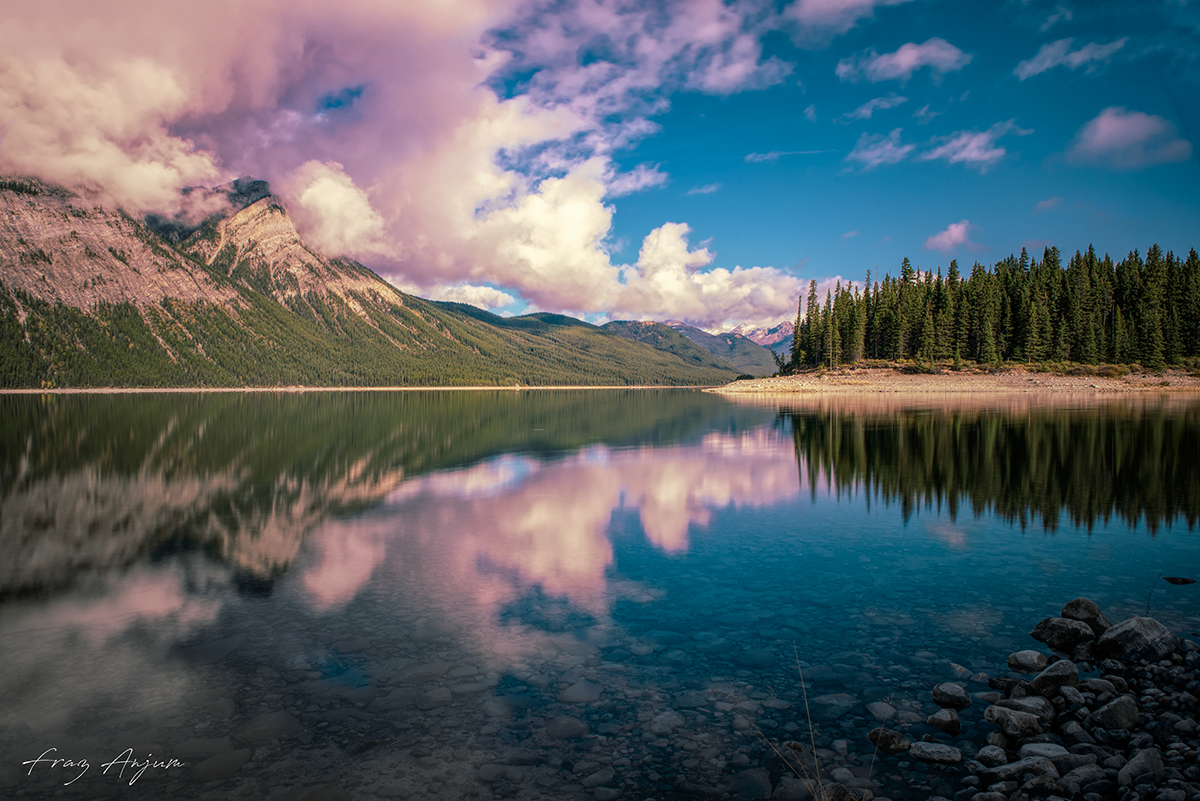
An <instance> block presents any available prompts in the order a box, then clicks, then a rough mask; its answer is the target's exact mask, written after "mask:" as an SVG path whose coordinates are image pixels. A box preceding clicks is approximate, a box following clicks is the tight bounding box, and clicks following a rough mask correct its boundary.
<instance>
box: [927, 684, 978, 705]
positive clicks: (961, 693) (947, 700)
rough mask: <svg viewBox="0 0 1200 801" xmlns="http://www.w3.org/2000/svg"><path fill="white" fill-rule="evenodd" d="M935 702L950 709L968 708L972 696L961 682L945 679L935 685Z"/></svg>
mask: <svg viewBox="0 0 1200 801" xmlns="http://www.w3.org/2000/svg"><path fill="white" fill-rule="evenodd" d="M933 702H934V703H935V704H937V705H938V706H941V707H948V708H950V709H966V708H967V707H969V706H970V705H971V696H970V694H968V693H967V688H966V687H963V686H962V685H961V684H956V683H955V682H952V681H944V682H942V683H941V684H935V685H933Z"/></svg>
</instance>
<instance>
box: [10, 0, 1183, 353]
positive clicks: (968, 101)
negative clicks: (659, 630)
mask: <svg viewBox="0 0 1200 801" xmlns="http://www.w3.org/2000/svg"><path fill="white" fill-rule="evenodd" d="M9 11H10V13H8V14H7V15H6V17H5V19H4V20H2V21H0V50H2V51H3V52H4V53H5V54H6V57H7V60H6V61H4V62H3V63H2V64H0V78H2V80H0V129H2V130H3V131H4V135H3V138H0V172H5V173H15V174H23V175H37V176H39V177H42V178H45V179H47V180H51V181H55V182H58V183H62V184H66V185H68V186H75V187H80V188H85V189H86V190H87V191H88V192H89V193H90V195H91V196H92V197H97V198H99V199H102V200H103V201H104V202H108V203H110V204H112V205H116V206H121V207H123V208H125V209H126V210H127V211H129V212H131V213H145V212H148V211H156V212H168V213H181V214H185V215H193V216H195V215H202V214H205V213H208V212H210V211H211V209H199V208H190V207H188V206H187V203H188V202H189V201H187V200H186V199H185V198H184V196H183V195H182V194H181V193H180V189H181V188H183V187H185V186H194V185H208V186H213V185H216V184H219V183H222V182H225V181H228V180H230V179H232V178H234V177H238V176H242V175H250V176H254V177H259V178H264V179H267V180H269V181H270V182H271V185H272V188H273V191H274V192H275V193H276V194H277V195H279V196H280V197H281V198H282V199H283V201H284V204H285V206H286V207H287V208H288V209H289V211H290V213H291V215H292V217H293V219H294V220H295V222H296V224H297V226H298V228H299V229H300V231H301V233H302V235H303V236H304V237H305V239H306V241H308V242H309V243H311V245H312V246H313V247H315V248H317V249H319V250H321V251H323V252H325V253H327V254H329V255H338V256H349V257H353V258H356V259H358V260H360V261H362V262H363V263H364V264H366V265H368V266H369V267H371V268H372V269H374V270H375V271H376V272H378V273H379V274H380V275H382V276H384V277H385V278H386V279H388V280H390V281H392V282H393V283H394V284H395V285H396V286H398V287H400V288H401V289H404V290H405V291H408V292H412V293H414V294H417V295H420V296H422V297H431V298H435V299H442V300H455V301H460V302H466V303H473V304H475V305H478V306H481V307H483V308H488V309H492V310H495V311H497V312H499V313H504V314H512V313H521V312H524V311H530V310H546V311H555V312H565V313H568V314H575V315H579V316H583V317H585V318H587V319H589V320H593V321H603V320H607V319H655V320H667V319H681V320H684V321H687V322H689V323H692V324H694V325H698V326H701V327H704V328H708V329H710V330H716V329H723V330H724V329H729V328H732V327H734V326H737V325H740V324H752V325H771V324H774V323H777V322H779V321H781V320H785V319H792V318H793V317H794V315H795V309H796V305H797V300H798V298H799V296H800V294H801V293H802V292H803V291H804V286H805V285H806V284H807V282H808V281H809V280H813V279H815V280H817V281H818V282H820V283H821V285H822V288H824V287H825V286H826V285H832V282H833V281H835V280H836V279H837V278H838V277H841V278H843V279H848V280H855V281H858V280H861V279H862V278H863V276H864V275H865V273H866V272H867V271H868V270H870V271H872V273H873V274H874V275H876V276H878V275H879V274H880V273H881V272H893V273H894V272H895V271H896V270H897V269H898V265H899V264H900V262H901V260H902V259H903V258H905V257H908V258H909V259H911V260H912V261H913V263H915V264H917V265H919V266H921V267H923V268H925V269H935V268H937V267H939V266H942V267H944V266H945V265H947V264H948V262H949V260H950V259H951V258H956V259H958V260H959V262H960V263H961V264H963V265H964V267H967V268H969V266H970V264H971V263H973V262H974V261H976V260H978V261H980V262H982V263H984V264H991V263H993V262H995V261H997V260H999V259H1002V258H1004V257H1005V256H1006V255H1008V254H1009V253H1014V252H1019V251H1020V249H1021V247H1023V246H1025V247H1028V248H1029V249H1030V250H1031V251H1034V252H1040V250H1041V249H1042V248H1043V247H1045V246H1047V245H1051V244H1052V245H1056V246H1058V247H1059V248H1060V249H1062V250H1064V251H1068V252H1070V251H1074V250H1075V249H1077V248H1078V249H1084V248H1086V247H1087V246H1088V245H1089V244H1092V245H1094V246H1095V247H1096V248H1097V250H1098V251H1100V252H1102V253H1103V252H1107V253H1111V254H1113V255H1114V256H1118V257H1119V256H1122V255H1124V254H1125V253H1126V252H1128V251H1129V250H1132V249H1135V248H1136V249H1139V250H1143V251H1144V250H1145V249H1146V248H1147V247H1149V245H1150V244H1152V243H1158V244H1160V245H1161V246H1162V247H1164V248H1166V249H1170V250H1174V251H1176V252H1186V250H1187V249H1188V248H1190V247H1192V246H1195V245H1198V244H1200V235H1198V234H1200V230H1198V229H1200V200H1198V199H1197V193H1196V191H1195V189H1196V187H1198V186H1200V173H1198V162H1197V158H1198V157H1197V154H1196V152H1195V147H1196V145H1197V143H1200V118H1198V114H1200V112H1198V111H1197V104H1196V98H1197V97H1200V5H1198V4H1197V0H1150V1H1148V2H1138V3H1134V2H1105V1H1104V0H1098V1H1097V0H1093V1H1092V2H1088V3H1079V2H1075V0H1048V1H1044V0H1028V1H1027V2H1025V1H1023V0H994V1H993V2H950V1H949V0H406V2H403V3H396V2H393V1H392V0H340V1H339V2H338V3H336V4H335V3H329V2H320V1H319V0H314V1H313V2H308V3H301V4H297V3H294V2H288V0H248V1H247V0H212V1H211V2H210V3H209V4H206V5H205V6H204V7H200V6H195V7H193V6H192V5H188V4H147V5H144V6H137V5H134V4H131V3H128V2H120V0H92V1H91V2H87V1H85V0H39V1H38V2H35V1H34V0H18V1H17V2H15V3H13V4H11V8H10V9H9ZM67 17H69V18H71V19H73V20H76V21H77V24H75V25H71V26H63V25H61V24H60V22H61V19H63V18H67ZM192 197H200V195H199V194H196V195H192Z"/></svg>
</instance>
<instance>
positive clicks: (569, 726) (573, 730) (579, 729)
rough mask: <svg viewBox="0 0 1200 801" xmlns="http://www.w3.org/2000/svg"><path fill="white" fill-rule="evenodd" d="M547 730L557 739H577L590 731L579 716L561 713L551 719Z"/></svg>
mask: <svg viewBox="0 0 1200 801" xmlns="http://www.w3.org/2000/svg"><path fill="white" fill-rule="evenodd" d="M545 732H546V736H548V737H553V738H554V739H556V740H576V739H578V738H580V737H582V736H584V735H585V734H587V733H588V725H587V724H586V723H584V722H583V721H582V720H580V719H579V718H572V717H568V716H566V715H559V716H557V717H554V718H551V719H550V722H549V723H547V724H546V728H545Z"/></svg>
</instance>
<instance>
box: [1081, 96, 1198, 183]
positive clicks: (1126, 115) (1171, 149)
mask: <svg viewBox="0 0 1200 801" xmlns="http://www.w3.org/2000/svg"><path fill="white" fill-rule="evenodd" d="M1191 157H1192V143H1191V142H1189V141H1187V140H1186V139H1182V138H1181V137H1180V136H1179V134H1178V131H1177V130H1176V128H1175V126H1174V125H1173V124H1171V123H1170V122H1168V121H1166V120H1165V119H1163V118H1162V117H1158V116H1155V115H1152V114H1143V113H1142V112H1140V111H1126V110H1125V109H1124V108H1123V107H1120V106H1111V107H1109V108H1106V109H1104V111H1102V112H1100V114H1099V115H1098V116H1097V117H1096V118H1095V119H1093V120H1092V121H1090V122H1088V123H1087V124H1086V125H1084V126H1083V127H1082V128H1080V129H1079V133H1078V134H1076V135H1075V141H1074V143H1073V144H1072V145H1071V148H1070V150H1068V151H1067V159H1068V160H1069V161H1072V162H1074V163H1076V164H1093V165H1097V166H1101V167H1108V168H1110V169H1114V170H1138V169H1142V168H1145V167H1153V166H1155V165H1158V164H1175V163H1178V162H1181V161H1187V160H1188V159H1190V158H1191Z"/></svg>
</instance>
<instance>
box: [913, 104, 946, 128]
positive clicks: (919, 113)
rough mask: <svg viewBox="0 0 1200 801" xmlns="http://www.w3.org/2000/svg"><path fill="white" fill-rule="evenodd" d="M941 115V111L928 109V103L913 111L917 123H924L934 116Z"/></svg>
mask: <svg viewBox="0 0 1200 801" xmlns="http://www.w3.org/2000/svg"><path fill="white" fill-rule="evenodd" d="M941 115H942V112H940V111H930V110H929V104H928V103H926V104H925V105H923V106H921V107H920V108H919V109H917V110H916V111H914V112H913V117H914V118H916V120H917V124H919V125H924V124H925V123H927V122H929V121H930V120H932V119H933V118H934V117H940V116H941Z"/></svg>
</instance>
